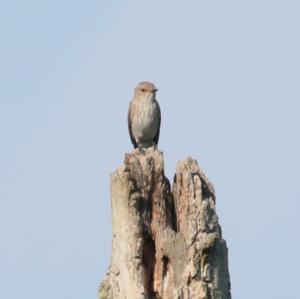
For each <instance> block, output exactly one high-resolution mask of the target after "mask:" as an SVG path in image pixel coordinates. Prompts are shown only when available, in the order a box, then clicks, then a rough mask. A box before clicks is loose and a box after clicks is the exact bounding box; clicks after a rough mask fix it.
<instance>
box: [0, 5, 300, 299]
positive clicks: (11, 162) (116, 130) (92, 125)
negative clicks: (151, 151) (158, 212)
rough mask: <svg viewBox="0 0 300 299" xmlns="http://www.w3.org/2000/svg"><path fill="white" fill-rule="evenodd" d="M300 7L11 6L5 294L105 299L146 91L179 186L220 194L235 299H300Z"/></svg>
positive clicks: (3, 160)
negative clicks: (186, 163) (201, 183)
mask: <svg viewBox="0 0 300 299" xmlns="http://www.w3.org/2000/svg"><path fill="white" fill-rule="evenodd" d="M299 16H300V4H299V1H296V0H295V1H292V0H285V1H283V0H282V1H278V0H252V1H240V0H235V1H233V0H227V1H219V0H214V1H202V0H197V1H196V0H194V1H182V0H181V1H178V0H177V1H176V0H172V1H171V0H164V1H158V0H152V1H141V0H136V1H131V0H129V1H96V0H94V1H76V0H72V1H71V0H60V1H58V0H51V1H50V0H44V1H40V0H39V1H38V0H36V1H33V0H27V1H20V0H11V1H5V2H4V1H3V2H1V4H0V38H1V46H0V82H1V83H0V84H1V88H0V101H1V106H0V134H1V135H0V142H1V144H0V151H1V155H0V238H1V239H0V298H1V299H19V298H22V299H87V298H90V299H92V298H94V299H96V295H97V288H98V285H99V282H100V280H101V279H102V278H103V276H104V274H105V272H106V270H107V268H108V265H109V261H110V254H111V219H110V197H109V176H110V173H111V172H112V171H114V170H115V169H116V168H117V167H118V166H119V165H120V164H121V163H122V161H123V157H124V153H125V152H128V151H131V149H132V146H131V143H130V140H129V136H128V132H127V122H126V121H127V107H128V103H129V101H130V99H131V97H132V92H133V88H134V87H135V85H136V84H137V83H138V82H139V81H142V80H151V81H153V82H154V83H155V84H156V85H157V87H158V88H159V92H158V100H159V102H160V105H161V109H162V117H163V119H162V128H161V139H160V144H159V147H160V148H161V149H162V150H163V151H164V156H165V167H166V173H167V175H168V177H169V178H170V179H171V180H172V178H173V174H174V171H175V165H176V162H177V161H178V160H180V159H184V158H185V157H186V156H187V155H190V154H191V155H192V156H193V157H195V158H197V159H198V161H199V164H200V165H201V167H202V168H203V170H204V171H205V173H206V174H207V176H208V177H209V178H210V180H211V181H212V182H213V184H214V186H215V189H216V194H217V213H218V215H219V218H220V224H221V225H222V228H223V235H224V238H225V239H226V241H227V244H228V247H229V267H230V274H231V283H232V294H233V298H234V299H297V298H299V291H298V289H299V279H300V275H299V268H300V258H299V254H300V234H299V228H300V220H299V210H300V204H299V200H300V196H299V195H300V191H299V190H300V187H299V178H300V177H299V169H300V158H299V153H300V140H299V139H300V138H299V135H300V89H299V79H300V54H299V53H300V17H299Z"/></svg>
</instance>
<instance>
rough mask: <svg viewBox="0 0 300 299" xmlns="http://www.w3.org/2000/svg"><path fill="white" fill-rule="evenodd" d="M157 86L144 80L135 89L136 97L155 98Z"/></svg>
mask: <svg viewBox="0 0 300 299" xmlns="http://www.w3.org/2000/svg"><path fill="white" fill-rule="evenodd" d="M157 90H158V89H157V88H156V87H155V85H154V84H153V83H151V82H147V81H143V82H141V83H139V84H138V85H137V87H136V88H135V90H134V97H135V98H136V99H139V100H154V99H155V95H156V92H157Z"/></svg>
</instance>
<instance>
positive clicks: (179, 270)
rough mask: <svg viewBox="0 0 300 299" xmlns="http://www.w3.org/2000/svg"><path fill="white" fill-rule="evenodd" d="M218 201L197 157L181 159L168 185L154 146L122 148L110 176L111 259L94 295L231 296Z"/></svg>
mask: <svg viewBox="0 0 300 299" xmlns="http://www.w3.org/2000/svg"><path fill="white" fill-rule="evenodd" d="M215 205H216V198H215V192H214V188H213V185H212V184H211V183H210V182H209V180H208V179H207V178H206V176H205V175H204V173H203V172H202V170H201V169H200V168H199V166H198V163H197V161H196V160H193V159H191V158H187V159H186V160H184V161H180V162H178V164H177V167H176V175H175V177H174V182H173V187H172V190H171V187H170V183H169V181H168V179H167V178H166V177H165V175H164V160H163V155H162V153H161V152H160V151H159V150H157V149H155V148H152V147H151V148H147V149H145V150H143V151H142V150H138V149H136V150H134V151H133V152H132V153H130V154H126V155H125V162H124V165H123V166H122V167H120V168H119V169H117V170H116V171H115V172H114V173H113V174H112V175H111V207H112V230H113V240H112V260H111V265H110V268H109V271H108V273H107V275H106V277H105V279H104V281H103V282H102V283H101V285H100V288H99V299H230V298H231V294H230V279H229V272H228V253H227V247H226V242H225V240H223V239H222V232H221V227H220V225H219V223H218V217H217V214H216V211H215Z"/></svg>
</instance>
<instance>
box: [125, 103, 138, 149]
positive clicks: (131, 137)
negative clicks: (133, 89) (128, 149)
mask: <svg viewBox="0 0 300 299" xmlns="http://www.w3.org/2000/svg"><path fill="white" fill-rule="evenodd" d="M131 113H132V101H131V102H130V104H129V109H128V115H127V121H128V130H129V135H130V139H131V142H132V144H133V146H134V148H137V146H138V145H137V143H136V141H135V138H134V136H133V133H132V123H131V119H132V117H131Z"/></svg>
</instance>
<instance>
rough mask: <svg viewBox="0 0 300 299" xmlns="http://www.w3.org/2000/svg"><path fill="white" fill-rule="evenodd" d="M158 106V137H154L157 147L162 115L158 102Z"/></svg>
mask: <svg viewBox="0 0 300 299" xmlns="http://www.w3.org/2000/svg"><path fill="white" fill-rule="evenodd" d="M156 104H157V115H158V116H157V117H158V126H157V132H156V135H155V136H154V142H155V144H156V145H157V144H158V139H159V132H160V122H161V113H160V107H159V104H158V102H156Z"/></svg>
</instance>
